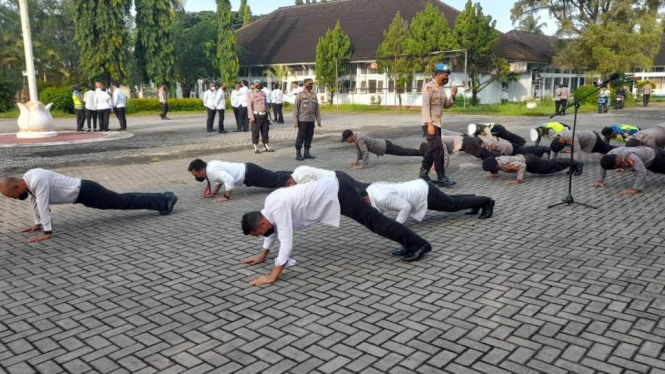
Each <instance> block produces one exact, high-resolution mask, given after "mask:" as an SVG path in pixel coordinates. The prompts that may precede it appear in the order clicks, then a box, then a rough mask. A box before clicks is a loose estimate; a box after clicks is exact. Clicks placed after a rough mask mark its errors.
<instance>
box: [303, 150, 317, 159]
mask: <svg viewBox="0 0 665 374" xmlns="http://www.w3.org/2000/svg"><path fill="white" fill-rule="evenodd" d="M305 158H309V159H311V160H313V159H315V158H316V157H314V156H312V155H311V154H309V151H305Z"/></svg>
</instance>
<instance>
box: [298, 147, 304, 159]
mask: <svg viewBox="0 0 665 374" xmlns="http://www.w3.org/2000/svg"><path fill="white" fill-rule="evenodd" d="M296 161H305V159H304V158H303V157H302V153H300V150H299V149H297V150H296Z"/></svg>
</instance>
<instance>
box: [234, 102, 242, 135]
mask: <svg viewBox="0 0 665 374" xmlns="http://www.w3.org/2000/svg"><path fill="white" fill-rule="evenodd" d="M231 108H233V117H234V118H235V119H236V129H238V130H242V124H241V123H240V122H239V120H238V112H239V110H240V109H239V108H238V107H236V106H233V107H231Z"/></svg>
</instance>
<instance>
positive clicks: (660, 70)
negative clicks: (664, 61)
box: [653, 66, 665, 73]
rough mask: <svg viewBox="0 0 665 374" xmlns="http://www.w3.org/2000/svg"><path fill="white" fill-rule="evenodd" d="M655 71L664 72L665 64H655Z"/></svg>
mask: <svg viewBox="0 0 665 374" xmlns="http://www.w3.org/2000/svg"><path fill="white" fill-rule="evenodd" d="M653 71H654V72H656V73H662V72H664V71H665V66H654V68H653Z"/></svg>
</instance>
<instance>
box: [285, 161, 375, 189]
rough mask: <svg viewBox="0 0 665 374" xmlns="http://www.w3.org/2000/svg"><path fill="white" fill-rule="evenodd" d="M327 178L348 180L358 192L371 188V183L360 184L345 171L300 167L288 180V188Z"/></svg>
mask: <svg viewBox="0 0 665 374" xmlns="http://www.w3.org/2000/svg"><path fill="white" fill-rule="evenodd" d="M326 178H338V179H346V180H347V181H349V182H351V185H353V188H355V189H356V191H361V190H364V189H365V188H367V186H369V183H363V182H359V181H357V180H355V179H353V178H352V177H351V176H350V175H348V174H346V173H345V172H343V171H332V170H327V169H321V168H315V167H311V166H298V167H297V168H296V169H295V170H294V171H293V173H291V176H290V177H289V178H288V179H287V180H286V186H287V187H288V186H295V185H296V184H304V183H309V182H314V181H318V180H321V179H326Z"/></svg>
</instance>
